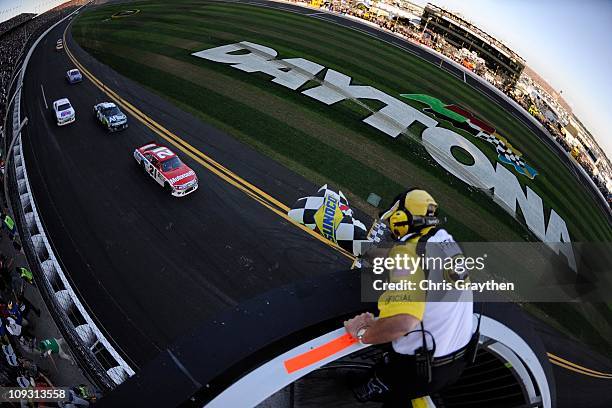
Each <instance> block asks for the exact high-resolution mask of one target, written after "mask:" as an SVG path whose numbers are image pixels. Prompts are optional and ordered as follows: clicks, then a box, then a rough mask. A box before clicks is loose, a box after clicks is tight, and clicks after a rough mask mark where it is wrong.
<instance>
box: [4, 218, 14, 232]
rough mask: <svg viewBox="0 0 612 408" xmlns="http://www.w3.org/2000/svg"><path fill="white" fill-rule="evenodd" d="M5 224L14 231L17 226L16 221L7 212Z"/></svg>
mask: <svg viewBox="0 0 612 408" xmlns="http://www.w3.org/2000/svg"><path fill="white" fill-rule="evenodd" d="M4 225H6V227H7V228H8V229H9V230H10V231H13V229H14V228H15V221H13V219H12V218H11V217H10V216H9V215H8V214H7V215H5V216H4Z"/></svg>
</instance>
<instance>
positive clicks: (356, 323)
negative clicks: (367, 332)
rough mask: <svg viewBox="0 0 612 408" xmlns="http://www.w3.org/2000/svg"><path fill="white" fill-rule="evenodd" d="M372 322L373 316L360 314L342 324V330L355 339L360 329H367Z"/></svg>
mask: <svg viewBox="0 0 612 408" xmlns="http://www.w3.org/2000/svg"><path fill="white" fill-rule="evenodd" d="M373 322H374V315H372V313H368V312H366V313H362V314H360V315H357V316H355V317H353V318H352V319H349V320H347V321H345V322H344V328H345V329H346V332H347V333H348V334H350V335H351V336H353V338H355V339H356V338H357V332H358V331H359V329H361V328H362V327H369V326H370V325H371V324H372V323H373Z"/></svg>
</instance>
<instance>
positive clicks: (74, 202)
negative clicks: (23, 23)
mask: <svg viewBox="0 0 612 408" xmlns="http://www.w3.org/2000/svg"><path fill="white" fill-rule="evenodd" d="M247 3H252V4H256V5H261V6H265V7H277V8H282V9H287V10H290V11H292V12H299V13H312V12H313V11H312V10H308V9H303V8H301V7H297V6H290V5H287V4H280V5H279V4H277V3H269V2H263V1H247ZM318 14H319V15H318V16H317V17H316V18H324V19H327V20H330V21H332V22H334V23H336V24H342V25H346V26H350V27H352V28H355V29H359V30H361V31H365V32H368V33H369V34H371V35H373V36H376V37H377V38H379V39H381V40H384V41H388V42H391V43H394V44H397V45H398V46H401V47H402V48H404V49H406V50H407V51H408V52H412V53H415V54H417V55H419V56H421V57H422V58H424V59H427V60H429V61H431V62H433V63H439V58H438V57H436V56H435V55H432V54H430V53H428V52H426V51H424V50H422V49H421V48H420V47H418V46H416V45H414V44H411V43H408V42H405V41H403V40H401V39H399V38H397V37H395V36H393V35H391V34H387V33H384V32H381V31H380V30H377V29H375V28H371V27H368V26H365V25H363V24H360V23H358V22H354V21H351V20H347V19H344V18H342V17H339V16H334V15H331V14H324V15H321V13H318ZM69 23H70V22H69V21H67V22H65V23H62V24H60V25H59V26H58V27H56V28H55V29H54V30H53V31H52V32H51V33H50V34H49V35H47V36H46V38H45V39H44V40H43V41H42V42H41V43H40V44H39V46H38V47H37V48H36V50H35V52H34V54H33V55H32V59H31V61H30V64H29V67H28V71H27V73H26V76H25V78H26V79H25V83H24V95H25V98H24V102H25V105H22V106H23V114H24V115H25V116H27V117H28V118H29V124H28V126H27V127H26V128H25V129H24V131H23V133H22V140H23V150H24V155H25V158H26V163H27V166H28V176H29V179H30V183H31V185H32V189H33V195H34V198H35V200H36V204H37V207H38V209H39V212H40V215H41V218H42V220H43V222H44V226H45V229H46V232H47V234H48V236H49V237H50V239H51V240H52V244H53V246H54V249H55V252H56V254H57V255H58V258H59V260H60V261H61V263H62V266H63V269H64V270H65V271H66V272H67V273H68V274H69V276H70V279H71V280H72V282H73V284H74V285H73V287H74V288H75V289H78V291H79V292H80V297H81V299H82V300H83V301H84V303H86V304H87V307H88V310H89V312H90V313H91V315H92V316H94V317H95V319H96V320H97V322H98V324H99V327H100V328H101V329H102V330H103V331H104V332H105V333H106V334H107V337H108V338H109V339H111V340H112V341H113V343H114V345H115V346H116V348H117V349H118V350H119V351H120V352H121V354H122V356H123V357H124V358H125V359H126V361H128V362H129V363H130V364H131V365H132V367H133V368H134V369H135V370H136V371H138V369H139V368H141V367H142V366H144V365H146V364H147V363H148V362H150V361H151V360H153V359H154V358H155V357H156V356H157V355H158V354H159V353H160V352H161V351H164V350H166V349H167V348H168V347H169V346H170V345H171V344H173V343H175V342H176V341H177V339H179V338H181V337H183V336H184V335H186V334H187V333H189V332H190V331H191V330H193V329H194V328H197V327H200V326H201V324H202V323H203V322H207V321H210V320H212V319H214V318H215V317H216V316H219V315H222V314H224V313H225V312H227V311H228V310H230V309H232V308H233V307H235V306H236V305H238V304H241V303H244V302H246V301H249V300H250V299H252V298H255V297H257V296H258V295H261V294H262V293H265V292H268V291H269V290H271V289H274V288H279V287H281V286H283V285H286V284H288V283H291V282H294V281H297V280H301V279H305V278H311V277H317V278H318V281H321V282H322V281H324V280H325V276H331V275H332V274H334V273H337V272H338V271H343V270H347V269H348V268H350V266H351V259H349V258H348V257H347V256H346V255H344V254H342V253H341V252H339V251H337V250H335V249H334V248H332V247H330V246H328V245H325V244H323V243H322V242H321V241H320V240H318V239H316V238H315V237H313V236H312V235H310V234H308V233H306V232H305V231H303V230H302V229H300V228H298V227H297V226H295V225H293V224H291V223H290V222H288V221H287V220H286V219H285V218H282V217H280V216H279V215H278V214H277V213H275V212H274V211H272V210H271V209H270V208H267V206H266V205H262V202H261V199H258V197H253V196H252V195H250V194H245V193H244V192H243V191H241V190H239V189H237V188H236V187H234V186H233V185H231V184H230V183H228V182H227V181H226V180H224V179H223V178H221V177H218V176H217V175H215V174H213V173H211V172H210V171H208V170H207V169H206V168H204V167H203V166H202V165H201V164H199V163H198V162H197V161H195V160H194V159H192V158H190V157H188V156H186V155H185V154H181V153H180V152H178V151H177V149H174V148H173V150H175V151H177V153H178V154H179V156H181V158H182V159H183V160H184V161H185V162H186V163H187V164H188V165H189V166H190V167H192V168H193V169H194V170H195V171H196V173H197V174H198V177H199V179H200V188H199V190H198V191H196V192H195V193H194V194H192V195H190V196H188V197H185V198H181V199H176V198H173V197H170V196H168V195H167V194H165V193H164V192H163V191H162V189H161V188H159V186H157V185H156V184H155V183H154V182H153V180H152V179H150V178H148V177H147V176H145V175H143V174H142V173H141V172H140V171H139V169H138V167H137V166H136V163H135V161H134V159H133V157H132V152H133V150H134V148H135V147H137V146H140V145H142V144H145V143H146V142H149V141H151V140H155V141H158V142H163V140H162V139H161V138H160V137H159V135H157V134H156V133H154V132H152V130H151V129H150V127H147V126H145V125H144V124H143V123H141V122H140V121H138V120H136V119H135V118H134V117H132V116H130V115H128V120H129V125H130V127H129V128H128V129H127V130H125V131H123V132H119V133H113V134H109V133H108V132H107V131H106V130H105V129H103V128H102V127H101V126H100V125H99V124H98V123H97V122H96V121H95V118H94V116H93V112H92V107H93V105H94V104H96V103H98V102H101V101H105V100H108V99H109V98H108V97H107V96H106V95H105V94H104V93H103V92H102V91H101V90H100V89H99V88H98V87H96V86H95V85H94V84H92V83H91V82H90V81H89V80H88V79H85V80H84V81H83V82H82V83H80V84H76V85H69V84H68V83H67V82H66V81H65V78H64V76H65V73H66V71H67V70H68V69H70V68H74V65H73V63H72V62H71V60H70V59H69V57H68V55H67V54H66V53H65V52H63V51H62V52H56V51H55V42H56V40H57V39H58V38H61V37H62V36H63V34H64V31H65V30H66V27H67V26H68V24H69ZM66 40H67V43H68V45H69V47H70V50H71V52H72V53H73V54H74V56H75V57H76V58H77V59H78V60H79V61H80V63H82V64H83V65H84V66H86V67H87V69H88V70H90V71H91V72H92V73H93V74H94V75H95V76H96V77H97V78H99V79H100V80H102V81H103V82H104V84H106V85H107V86H108V87H110V88H111V89H113V90H115V91H117V92H119V93H120V94H121V96H122V97H123V98H125V99H126V100H129V101H130V103H132V104H133V105H135V106H136V107H137V108H138V109H139V110H140V111H141V112H143V113H144V114H146V115H147V116H149V117H151V118H154V119H155V120H156V121H157V122H159V123H160V124H162V125H163V126H164V127H165V128H166V129H168V130H170V131H171V132H173V133H174V134H176V135H179V136H180V138H181V139H182V140H184V141H185V142H187V143H189V144H190V145H191V146H193V147H194V148H195V149H196V150H197V151H199V152H202V153H204V154H206V155H207V156H209V157H211V158H213V159H214V160H216V161H217V162H219V163H222V164H223V165H224V166H225V167H227V168H229V169H231V170H232V172H234V173H235V174H237V175H239V176H241V177H243V178H244V179H246V180H248V182H250V183H252V184H253V185H255V186H257V187H258V188H260V189H261V190H263V191H265V192H266V193H268V194H270V195H271V196H272V197H274V198H276V199H277V200H279V201H280V202H282V203H284V204H287V205H290V204H291V203H293V201H295V200H296V199H297V198H299V197H302V196H304V195H306V194H307V193H310V192H313V191H314V190H315V189H316V188H317V187H318V186H315V185H313V184H312V183H310V182H308V181H307V180H305V179H303V178H302V177H301V176H298V175H296V174H294V173H292V172H291V171H289V170H287V169H286V168H285V167H283V166H281V165H280V164H278V163H276V162H274V161H273V160H271V159H269V158H267V157H265V156H262V155H261V154H259V153H257V152H255V151H254V150H253V149H251V148H250V147H248V146H246V145H244V144H242V143H240V142H238V141H236V140H235V139H234V138H232V137H230V136H229V135H227V134H224V133H223V132H220V131H218V130H216V129H215V128H214V127H212V126H210V125H208V124H206V123H202V122H201V121H200V120H199V119H196V118H195V117H193V116H192V115H190V114H189V113H186V112H184V111H182V110H180V109H178V108H177V107H175V106H174V105H172V104H171V103H169V102H168V101H166V100H164V99H162V98H160V97H159V96H158V95H155V94H153V93H151V92H150V91H148V90H146V89H143V88H142V87H141V86H139V85H137V84H136V83H134V82H132V81H130V80H128V79H126V78H124V77H123V76H121V75H119V74H117V73H116V72H114V71H113V70H111V69H109V68H108V67H106V66H104V65H101V64H100V63H99V62H97V61H96V60H95V59H93V58H92V57H91V56H90V55H88V54H87V53H85V52H84V51H83V50H82V49H80V47H79V46H78V44H76V43H75V42H74V41H72V39H71V36H70V30H68V31H67V34H66ZM437 58H438V59H437ZM436 59H437V60H436ZM444 67H445V68H446V69H448V70H457V68H456V67H453V66H451V65H448V64H447V65H445V66H444ZM455 73H456V74H457V75H461V76H462V73H461V72H460V71H457V72H455ZM470 81H474V82H476V81H475V80H473V79H468V82H470ZM472 85H474V86H477V87H479V89H480V90H481V91H482V92H484V93H486V94H488V95H489V96H490V97H491V98H493V99H495V100H496V102H497V103H499V104H500V105H502V106H503V107H504V108H505V109H507V110H508V111H509V112H513V114H515V116H520V113H519V112H518V111H515V108H514V107H512V106H511V105H510V104H509V103H508V102H507V101H505V100H503V99H501V98H500V97H499V96H497V95H496V94H495V93H494V92H493V91H491V90H489V89H486V88H485V87H483V86H482V85H480V84H476V83H474V84H472ZM62 97H68V98H69V99H70V101H71V103H72V104H73V106H74V107H75V109H76V115H77V120H76V122H75V123H73V124H70V125H68V126H65V127H57V126H56V124H55V123H54V120H53V117H52V111H51V109H50V107H51V104H52V103H53V101H54V100H56V99H59V98H62ZM126 113H127V112H126ZM523 123H525V124H526V125H527V126H528V127H529V128H530V129H531V130H533V131H534V132H535V133H537V132H540V131H539V129H537V127H535V126H534V125H533V124H530V122H529V121H523ZM254 125H255V124H254ZM364 221H365V220H364ZM307 313H309V312H308V310H304V314H307ZM535 325H537V324H536V323H535V322H534V326H535ZM541 331H542V339H543V342H544V344H545V345H546V346H547V348H548V347H549V345H552V347H550V349H551V350H552V351H554V352H555V353H558V354H559V355H566V356H567V355H568V354H569V355H570V356H571V357H572V359H573V361H578V362H579V363H581V364H585V365H589V364H593V363H594V364H596V365H595V367H596V368H597V369H600V370H610V367H609V365H608V364H609V362H607V361H603V360H601V359H600V358H599V357H598V356H585V355H584V353H582V352H578V348H577V345H576V344H574V343H571V342H569V341H567V342H558V341H557V340H556V336H557V335H558V333H556V332H552V331H551V332H549V333H544V330H541ZM553 368H554V370H555V373H556V374H557V373H558V374H559V375H560V377H559V379H558V380H557V381H558V384H559V383H561V382H563V383H564V384H567V383H569V382H572V381H574V384H575V386H576V387H577V388H579V389H581V390H582V392H583V395H590V397H588V398H586V397H585V398H583V399H582V400H581V401H580V402H582V403H590V402H597V401H600V400H601V399H600V397H601V394H599V393H600V390H601V389H602V385H603V386H605V384H604V383H603V382H602V381H601V380H593V379H591V378H586V377H584V376H579V375H578V374H575V373H572V372H571V371H568V370H565V369H563V368H559V367H557V366H554V367H553ZM576 378H579V380H577V381H576ZM608 383H609V382H608ZM559 390H561V394H564V393H565V394H567V393H568V392H569V389H567V388H565V387H559ZM564 397H566V398H569V397H567V395H564ZM589 398H592V399H591V400H589ZM565 400H566V401H567V399H565ZM577 405H580V404H577Z"/></svg>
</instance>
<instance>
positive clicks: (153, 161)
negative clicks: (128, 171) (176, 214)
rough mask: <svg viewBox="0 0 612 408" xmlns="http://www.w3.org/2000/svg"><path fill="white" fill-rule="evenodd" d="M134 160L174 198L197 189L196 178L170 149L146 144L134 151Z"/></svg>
mask: <svg viewBox="0 0 612 408" xmlns="http://www.w3.org/2000/svg"><path fill="white" fill-rule="evenodd" d="M134 159H136V162H137V163H138V165H139V166H140V167H142V169H143V171H144V172H145V173H147V174H148V175H150V176H151V177H153V180H155V181H156V182H157V183H158V184H159V185H160V186H162V187H163V188H164V190H167V191H168V192H169V193H170V194H172V195H173V196H175V197H182V196H185V195H187V194H190V193H193V192H194V191H196V190H197V189H198V176H196V174H195V172H194V171H193V170H192V169H190V168H189V166H187V165H186V164H185V163H183V162H182V161H181V159H179V158H178V156H177V155H176V154H174V153H173V152H172V151H171V150H170V149H168V148H167V147H165V146H160V145H158V144H157V143H153V142H151V143H148V144H146V145H144V146H142V147H139V148H137V149H136V150H134Z"/></svg>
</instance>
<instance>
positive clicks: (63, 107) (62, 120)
mask: <svg viewBox="0 0 612 408" xmlns="http://www.w3.org/2000/svg"><path fill="white" fill-rule="evenodd" d="M53 112H54V113H55V120H56V121H57V126H64V125H67V124H69V123H72V122H74V121H75V119H76V114H75V112H74V108H73V107H72V105H70V101H69V100H68V99H67V98H62V99H58V100H57V101H55V102H53Z"/></svg>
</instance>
